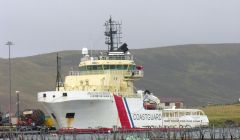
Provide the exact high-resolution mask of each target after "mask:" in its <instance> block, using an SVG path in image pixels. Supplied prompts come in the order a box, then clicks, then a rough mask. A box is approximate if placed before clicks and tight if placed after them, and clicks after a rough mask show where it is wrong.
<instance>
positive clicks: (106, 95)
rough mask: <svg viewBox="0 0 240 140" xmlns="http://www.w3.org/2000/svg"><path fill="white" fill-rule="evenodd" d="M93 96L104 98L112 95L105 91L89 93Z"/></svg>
mask: <svg viewBox="0 0 240 140" xmlns="http://www.w3.org/2000/svg"><path fill="white" fill-rule="evenodd" d="M88 95H89V96H90V97H91V98H104V97H111V96H110V95H109V94H108V93H104V92H95V93H88Z"/></svg>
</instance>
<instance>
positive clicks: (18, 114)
mask: <svg viewBox="0 0 240 140" xmlns="http://www.w3.org/2000/svg"><path fill="white" fill-rule="evenodd" d="M19 93H20V91H16V94H17V130H18V129H19V118H20V112H19V103H20V102H19Z"/></svg>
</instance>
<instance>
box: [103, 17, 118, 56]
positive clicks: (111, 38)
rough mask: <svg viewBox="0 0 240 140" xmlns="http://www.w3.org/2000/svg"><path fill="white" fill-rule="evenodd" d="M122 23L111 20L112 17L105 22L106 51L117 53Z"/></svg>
mask: <svg viewBox="0 0 240 140" xmlns="http://www.w3.org/2000/svg"><path fill="white" fill-rule="evenodd" d="M121 25H122V23H119V22H116V21H114V20H112V17H110V18H109V20H108V21H106V22H105V27H106V31H105V36H106V39H105V44H107V45H108V51H109V52H110V51H117V49H118V47H119V45H120V44H121V43H122V42H121V38H122V32H121Z"/></svg>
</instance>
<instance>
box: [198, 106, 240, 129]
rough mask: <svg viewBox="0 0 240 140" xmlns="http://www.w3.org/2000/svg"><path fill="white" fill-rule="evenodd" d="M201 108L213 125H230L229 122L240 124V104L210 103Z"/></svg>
mask: <svg viewBox="0 0 240 140" xmlns="http://www.w3.org/2000/svg"><path fill="white" fill-rule="evenodd" d="M201 109H202V110H203V111H204V112H205V113H206V115H207V116H208V119H209V122H210V124H212V125H213V124H214V125H229V123H230V124H231V123H235V124H236V125H240V104H229V105H210V106H206V107H204V108H201Z"/></svg>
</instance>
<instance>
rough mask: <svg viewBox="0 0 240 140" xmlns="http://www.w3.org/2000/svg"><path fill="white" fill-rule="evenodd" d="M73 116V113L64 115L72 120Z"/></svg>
mask: <svg viewBox="0 0 240 140" xmlns="http://www.w3.org/2000/svg"><path fill="white" fill-rule="evenodd" d="M74 116H75V113H67V114H66V118H69V119H70V118H74Z"/></svg>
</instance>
